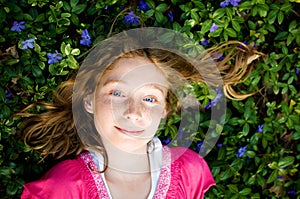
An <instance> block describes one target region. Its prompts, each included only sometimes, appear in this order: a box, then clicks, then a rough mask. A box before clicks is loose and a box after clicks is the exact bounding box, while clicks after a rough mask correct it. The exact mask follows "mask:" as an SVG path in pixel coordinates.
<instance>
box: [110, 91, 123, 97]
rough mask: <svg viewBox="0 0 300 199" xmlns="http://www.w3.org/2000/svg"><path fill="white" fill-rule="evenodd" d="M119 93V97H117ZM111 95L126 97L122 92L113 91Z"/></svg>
mask: <svg viewBox="0 0 300 199" xmlns="http://www.w3.org/2000/svg"><path fill="white" fill-rule="evenodd" d="M117 93H118V94H119V95H117ZM110 94H111V95H113V96H115V97H124V95H123V94H122V92H121V91H111V92H110Z"/></svg>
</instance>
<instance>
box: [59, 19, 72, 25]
mask: <svg viewBox="0 0 300 199" xmlns="http://www.w3.org/2000/svg"><path fill="white" fill-rule="evenodd" d="M57 24H58V26H69V25H70V20H69V19H67V18H61V19H59V20H58V21H57Z"/></svg>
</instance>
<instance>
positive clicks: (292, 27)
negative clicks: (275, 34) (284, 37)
mask: <svg viewBox="0 0 300 199" xmlns="http://www.w3.org/2000/svg"><path fill="white" fill-rule="evenodd" d="M296 27H297V21H296V20H293V21H292V22H291V23H290V24H289V32H291V31H292V30H293V29H295V28H296Z"/></svg>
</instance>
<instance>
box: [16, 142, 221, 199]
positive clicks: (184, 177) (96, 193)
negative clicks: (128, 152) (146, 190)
mask: <svg viewBox="0 0 300 199" xmlns="http://www.w3.org/2000/svg"><path fill="white" fill-rule="evenodd" d="M170 160H171V161H170ZM96 169H97V167H96V165H95V163H94V162H93V159H92V157H91V154H90V153H89V152H85V153H82V154H81V155H79V156H78V157H77V158H76V159H74V160H65V161H62V162H60V163H59V164H57V165H56V166H54V167H53V168H52V169H50V170H49V171H48V172H47V173H46V174H45V175H44V176H43V177H42V178H41V179H40V180H38V181H35V182H31V183H27V184H25V185H24V191H23V193H22V195H21V199H25V198H26V199H27V198H43V199H47V198H55V199H59V198H62V199H67V198H82V199H94V198H95V199H96V198H101V199H109V194H108V191H107V190H106V186H105V183H104V181H103V178H102V177H101V175H100V174H97V173H95V172H93V170H96ZM213 185H215V182H214V179H213V177H212V174H211V172H210V169H209V167H208V166H207V164H206V162H205V160H204V159H203V158H202V157H200V156H199V155H198V154H197V153H195V152H194V151H192V150H189V149H185V148H182V147H175V148H169V147H166V146H165V147H163V166H162V168H161V172H160V176H159V180H158V184H157V186H156V190H155V194H154V197H153V198H157V199H162V198H167V199H171V198H172V199H184V198H188V199H192V198H193V199H201V198H203V197H204V193H205V192H206V191H207V190H208V189H209V188H210V187H211V186H213Z"/></svg>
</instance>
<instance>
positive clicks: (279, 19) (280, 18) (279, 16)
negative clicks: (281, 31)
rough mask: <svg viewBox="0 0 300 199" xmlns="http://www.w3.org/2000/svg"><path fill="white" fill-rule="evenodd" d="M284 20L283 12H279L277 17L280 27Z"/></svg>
mask: <svg viewBox="0 0 300 199" xmlns="http://www.w3.org/2000/svg"><path fill="white" fill-rule="evenodd" d="M283 19H284V14H283V12H282V11H279V12H278V16H277V21H278V24H279V25H280V24H281V23H282V22H283Z"/></svg>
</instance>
